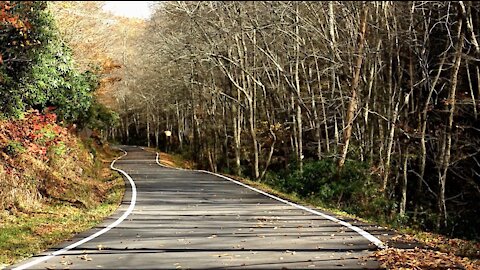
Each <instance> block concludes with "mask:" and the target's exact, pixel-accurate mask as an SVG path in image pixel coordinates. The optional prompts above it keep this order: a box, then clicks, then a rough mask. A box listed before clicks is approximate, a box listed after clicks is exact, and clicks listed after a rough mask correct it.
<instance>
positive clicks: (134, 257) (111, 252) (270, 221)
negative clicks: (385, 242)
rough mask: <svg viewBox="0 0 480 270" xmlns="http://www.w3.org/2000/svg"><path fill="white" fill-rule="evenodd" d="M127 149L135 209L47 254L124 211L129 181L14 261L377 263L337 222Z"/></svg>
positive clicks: (362, 241)
mask: <svg viewBox="0 0 480 270" xmlns="http://www.w3.org/2000/svg"><path fill="white" fill-rule="evenodd" d="M123 149H124V150H126V151H127V152H128V155H126V156H125V157H123V158H122V159H120V160H118V161H117V162H116V163H115V165H114V166H115V167H117V168H119V169H121V170H123V171H125V172H126V173H128V174H129V175H130V176H131V178H132V179H133V180H134V182H135V184H136V193H137V194H136V200H135V202H134V203H135V206H134V208H132V209H133V211H132V213H130V214H129V215H128V216H127V218H126V219H124V220H123V221H122V222H120V223H119V224H117V225H116V226H115V227H114V228H112V229H111V230H109V231H107V232H106V233H104V234H102V235H100V236H98V237H96V238H94V239H91V240H89V241H87V242H85V243H83V244H81V245H79V246H77V247H75V248H73V249H70V250H63V251H61V252H60V253H61V254H58V255H56V256H50V257H45V256H46V255H49V254H51V253H52V252H54V251H58V250H62V248H64V247H66V246H68V245H71V244H72V243H75V242H76V241H79V240H81V239H84V238H86V237H88V236H91V235H92V234H94V233H96V232H98V231H100V230H102V229H104V228H105V227H107V226H108V225H109V224H112V223H113V222H115V221H116V220H117V219H118V218H119V217H121V216H122V215H124V214H125V212H126V211H127V208H128V207H129V205H130V204H131V200H132V187H131V186H130V184H129V182H128V181H127V184H126V187H127V190H126V194H125V198H124V201H123V203H122V206H121V207H120V208H119V209H118V210H117V212H116V213H115V214H114V215H113V216H111V217H110V218H108V219H107V220H105V221H104V223H102V224H101V225H100V226H98V227H96V228H94V229H92V230H90V231H87V232H84V233H81V234H79V235H77V236H76V237H75V238H74V239H72V240H70V241H67V242H65V243H64V244H62V245H60V246H58V247H55V248H54V249H51V250H48V251H46V252H45V253H42V254H39V255H37V256H34V257H33V258H31V259H28V260H26V261H24V262H22V263H20V264H18V265H15V266H14V267H20V268H21V267H22V266H25V265H26V264H27V263H30V267H29V269H237V268H241V269H248V268H250V269H259V268H263V269H294V268H297V269H298V268H300V269H377V268H379V265H378V263H377V262H376V261H374V260H373V259H371V258H368V256H369V255H371V254H372V251H373V250H375V249H377V247H376V246H375V245H373V244H372V243H371V242H370V241H369V240H367V239H366V238H365V237H364V236H362V235H360V234H359V233H358V232H355V231H353V230H351V229H349V228H347V227H345V226H343V225H341V224H339V223H337V222H333V221H331V220H328V219H326V218H325V217H322V216H319V215H314V214H312V213H309V212H307V211H305V210H302V209H299V208H297V207H294V206H292V205H288V204H285V203H282V202H280V201H278V200H275V199H272V198H269V197H267V196H265V195H262V194H259V193H258V192H255V191H253V190H250V189H248V188H245V187H243V186H240V185H238V184H236V183H234V182H231V181H228V180H225V179H223V178H220V177H217V176H214V175H210V174H206V173H202V172H195V171H181V170H175V169H170V168H164V167H161V166H159V165H158V164H157V163H156V161H155V157H156V156H155V154H152V153H149V152H146V151H143V150H142V149H141V148H139V147H132V146H128V147H123ZM133 193H134V192H133ZM132 206H133V205H132ZM348 222H350V223H352V224H353V225H355V226H358V227H361V228H363V229H365V230H366V231H369V232H370V233H372V234H374V235H375V234H380V233H381V230H380V229H377V228H376V227H375V226H369V225H365V224H363V225H362V224H359V223H355V224H354V221H351V220H349V221H348ZM47 258H48V259H47ZM45 259H46V260H45ZM40 260H44V261H40ZM32 263H33V265H32Z"/></svg>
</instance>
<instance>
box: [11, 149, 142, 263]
mask: <svg viewBox="0 0 480 270" xmlns="http://www.w3.org/2000/svg"><path fill="white" fill-rule="evenodd" d="M121 150H122V151H123V152H124V154H123V155H122V156H120V157H118V158H116V159H115V160H114V161H112V163H111V164H110V168H111V169H112V170H114V171H117V172H120V173H122V174H123V175H124V176H125V177H126V178H127V179H128V182H129V183H130V186H131V187H132V197H131V199H130V205H129V206H128V209H127V211H125V213H123V215H122V216H121V217H119V218H118V219H117V220H115V222H113V223H111V224H110V225H108V226H107V227H105V228H103V229H102V230H100V231H98V232H96V233H94V234H92V235H90V236H89V237H87V238H84V239H82V240H80V241H78V242H75V243H73V244H71V245H69V246H67V247H64V248H62V249H60V250H57V251H55V252H52V253H51V254H49V255H45V256H43V257H39V258H38V259H36V260H34V261H31V262H29V263H26V264H23V265H20V266H18V267H16V268H13V270H22V269H27V268H29V267H32V266H34V265H36V264H39V263H41V262H44V261H46V260H49V259H51V258H53V257H55V256H57V255H60V254H63V253H65V252H67V251H69V250H70V249H73V248H75V247H77V246H79V245H81V244H84V243H86V242H88V241H90V240H92V239H95V238H96V237H98V236H100V235H102V234H104V233H106V232H108V231H109V230H111V229H112V228H114V227H116V226H117V225H118V224H120V223H121V222H122V221H123V220H124V219H125V218H127V216H128V215H130V214H131V213H132V211H133V208H134V207H135V202H136V200H137V187H136V186H135V183H134V182H133V179H132V177H130V175H128V174H127V173H126V172H124V171H123V170H120V169H117V168H115V167H113V164H114V163H115V162H116V161H117V160H119V159H121V158H123V157H125V156H126V155H127V154H128V153H127V152H126V151H125V150H123V149H121Z"/></svg>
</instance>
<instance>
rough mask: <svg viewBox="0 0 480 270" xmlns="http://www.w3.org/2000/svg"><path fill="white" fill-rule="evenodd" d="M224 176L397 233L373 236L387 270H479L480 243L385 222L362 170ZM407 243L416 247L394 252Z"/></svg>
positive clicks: (180, 159)
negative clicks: (255, 177) (379, 242)
mask: <svg viewBox="0 0 480 270" xmlns="http://www.w3.org/2000/svg"><path fill="white" fill-rule="evenodd" d="M150 151H154V150H153V149H150ZM160 163H161V164H164V165H168V166H172V167H177V168H183V169H196V168H197V166H198V165H197V164H195V163H194V162H192V161H190V160H188V158H187V157H185V156H184V155H182V154H179V153H176V154H175V153H172V154H168V153H164V152H160ZM223 174H224V175H226V176H229V177H230V178H233V179H235V180H237V181H240V182H243V183H245V184H247V185H250V186H252V187H255V188H257V189H260V190H263V191H265V192H268V193H270V194H273V195H275V196H278V197H280V198H283V199H286V200H289V201H291V202H294V203H298V204H301V205H307V206H310V207H312V208H317V209H321V210H324V211H328V212H330V213H334V214H335V215H336V216H338V217H340V218H352V219H355V220H359V221H362V222H367V223H371V224H379V225H381V226H382V227H384V228H386V229H387V230H392V231H393V232H394V233H395V236H393V237H392V236H391V235H390V236H388V237H384V236H377V237H379V238H380V239H382V241H384V242H385V243H386V244H387V246H388V248H387V249H385V250H378V251H376V252H375V253H374V255H372V256H373V257H374V258H375V259H377V260H378V261H379V262H380V264H381V266H382V267H385V268H386V269H425V270H427V269H471V270H473V269H480V243H479V242H478V241H473V240H464V239H458V238H449V237H445V236H443V235H441V234H438V233H432V232H425V231H422V230H420V229H419V228H415V227H413V226H408V225H406V224H405V222H404V221H402V220H394V219H392V218H396V216H393V217H388V215H387V213H389V211H388V209H389V207H393V206H391V205H390V206H389V205H388V202H386V201H385V200H384V199H383V196H382V194H381V192H378V187H377V186H375V181H374V180H373V179H372V178H374V177H375V176H374V175H372V174H370V173H369V168H368V167H367V166H365V165H362V164H358V163H356V162H351V161H348V162H347V163H346V164H345V167H344V169H343V170H342V171H338V170H337V167H336V166H335V163H334V161H333V160H330V161H329V160H324V161H314V162H309V163H306V165H305V167H304V171H303V173H299V171H298V169H297V168H294V167H290V168H285V169H284V170H279V171H277V172H275V173H273V172H269V173H268V174H267V175H266V176H265V178H264V180H262V181H258V180H252V179H249V178H246V177H239V176H236V175H231V174H228V173H223ZM339 177H340V179H342V180H339ZM316 183H321V185H317V184H316ZM362 183H369V184H367V185H365V184H362ZM407 244H411V245H412V246H419V247H415V248H412V249H408V248H398V247H397V246H398V245H403V246H407Z"/></svg>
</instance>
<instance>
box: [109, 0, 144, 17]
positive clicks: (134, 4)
mask: <svg viewBox="0 0 480 270" xmlns="http://www.w3.org/2000/svg"><path fill="white" fill-rule="evenodd" d="M151 3H152V1H105V5H104V6H103V9H104V10H107V11H110V12H112V13H113V14H115V15H117V16H125V17H136V18H142V19H146V18H148V17H150V15H151V9H150V4H151Z"/></svg>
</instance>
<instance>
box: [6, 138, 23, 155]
mask: <svg viewBox="0 0 480 270" xmlns="http://www.w3.org/2000/svg"><path fill="white" fill-rule="evenodd" d="M3 151H4V152H5V153H7V154H8V155H10V156H12V157H14V156H17V155H18V154H21V153H24V152H25V147H23V145H22V143H20V142H17V141H9V142H8V144H7V146H5V148H4V149H3Z"/></svg>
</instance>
